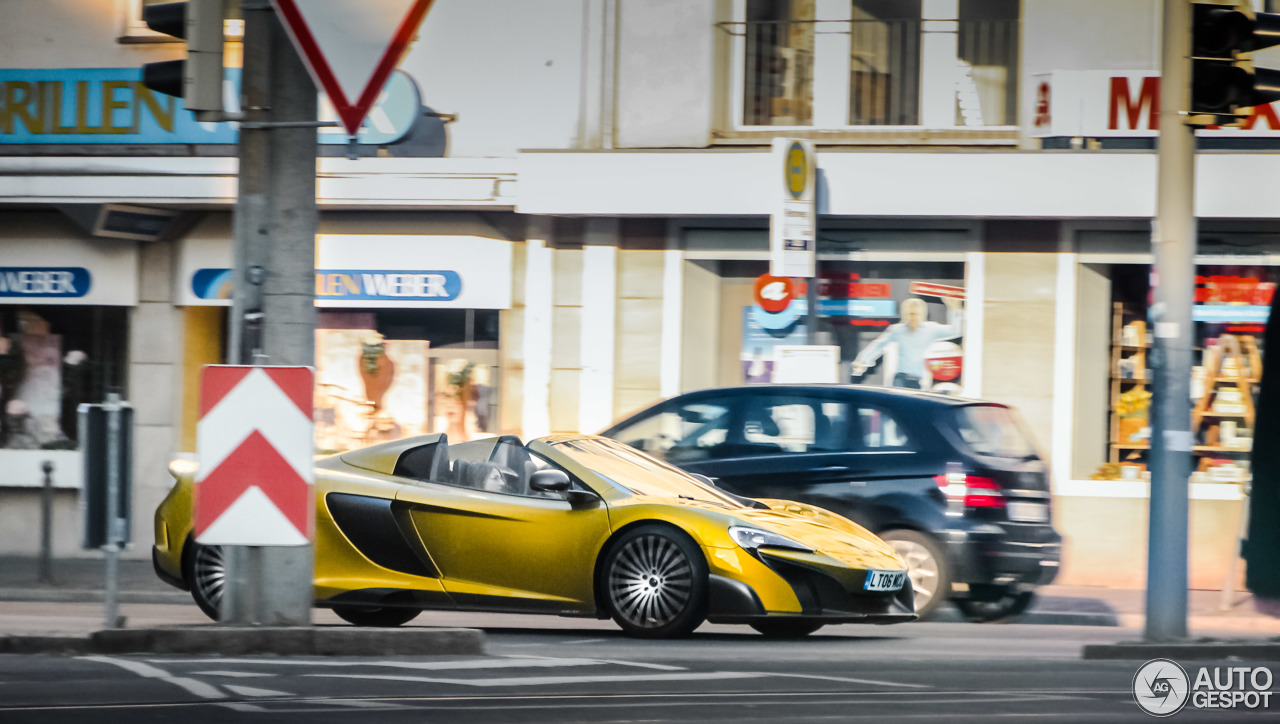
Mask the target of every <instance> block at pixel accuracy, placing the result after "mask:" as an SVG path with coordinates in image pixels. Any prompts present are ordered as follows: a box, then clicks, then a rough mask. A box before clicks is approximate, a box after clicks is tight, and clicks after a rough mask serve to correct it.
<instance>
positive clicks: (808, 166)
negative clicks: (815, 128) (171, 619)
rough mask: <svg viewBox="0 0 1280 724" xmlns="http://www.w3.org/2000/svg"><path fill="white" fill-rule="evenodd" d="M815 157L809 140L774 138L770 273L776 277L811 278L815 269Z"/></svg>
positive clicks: (771, 182) (770, 188)
mask: <svg viewBox="0 0 1280 724" xmlns="http://www.w3.org/2000/svg"><path fill="white" fill-rule="evenodd" d="M817 161H818V158H817V155H816V154H815V153H814V150H813V142H812V141H805V140H802V139H796V138H775V139H773V154H772V156H771V157H770V179H769V198H770V200H771V203H772V205H773V207H772V209H771V213H770V216H769V273H770V274H772V275H773V276H775V277H804V278H810V277H813V276H814V275H815V273H816V272H815V268H816V261H817V245H816V244H817V227H818V224H817V197H818V194H817V185H818V184H817V179H818V171H817V168H818V163H817ZM779 172H781V173H779ZM779 182H781V183H779Z"/></svg>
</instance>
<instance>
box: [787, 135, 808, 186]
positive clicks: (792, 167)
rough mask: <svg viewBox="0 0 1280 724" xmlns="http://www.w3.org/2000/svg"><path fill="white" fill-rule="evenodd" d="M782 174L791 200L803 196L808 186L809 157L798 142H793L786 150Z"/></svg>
mask: <svg viewBox="0 0 1280 724" xmlns="http://www.w3.org/2000/svg"><path fill="white" fill-rule="evenodd" d="M783 174H785V176H786V180H787V193H790V194H791V198H793V199H798V198H800V197H801V196H804V192H805V188H806V187H807V186H808V185H809V156H808V155H807V154H806V153H805V152H804V146H801V145H800V143H799V142H793V143H792V144H791V147H790V148H788V149H787V156H786V161H785V162H784V166H783Z"/></svg>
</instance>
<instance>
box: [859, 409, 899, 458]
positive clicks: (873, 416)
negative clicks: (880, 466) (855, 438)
mask: <svg viewBox="0 0 1280 724" xmlns="http://www.w3.org/2000/svg"><path fill="white" fill-rule="evenodd" d="M858 422H859V436H860V439H861V443H862V448H863V449H864V450H909V449H912V444H911V439H910V437H909V436H908V435H907V431H906V430H904V429H903V428H902V426H901V425H899V424H898V421H897V420H895V419H894V418H893V416H892V415H890V414H889V413H887V412H885V411H884V410H880V409H878V408H874V407H864V408H861V409H859V410H858Z"/></svg>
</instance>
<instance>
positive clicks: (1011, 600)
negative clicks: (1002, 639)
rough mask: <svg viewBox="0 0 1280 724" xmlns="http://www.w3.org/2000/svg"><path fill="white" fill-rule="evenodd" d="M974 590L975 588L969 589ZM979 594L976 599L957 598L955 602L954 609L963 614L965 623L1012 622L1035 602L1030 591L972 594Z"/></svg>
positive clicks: (1033, 594)
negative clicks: (986, 594)
mask: <svg viewBox="0 0 1280 724" xmlns="http://www.w3.org/2000/svg"><path fill="white" fill-rule="evenodd" d="M971 588H976V587H971ZM972 593H976V594H979V597H977V598H957V599H956V601H955V604H956V608H958V609H960V613H962V614H964V618H965V620H966V621H969V622H971V623H994V622H996V621H1008V620H1012V619H1014V618H1016V617H1018V616H1020V615H1022V614H1023V613H1026V611H1027V609H1028V608H1030V607H1031V604H1032V602H1033V601H1035V597H1036V596H1035V593H1034V592H1032V591H1011V590H1008V589H1001V590H998V591H996V592H995V593H994V595H988V596H981V595H980V594H982V593H984V591H983V590H978V591H976V592H972Z"/></svg>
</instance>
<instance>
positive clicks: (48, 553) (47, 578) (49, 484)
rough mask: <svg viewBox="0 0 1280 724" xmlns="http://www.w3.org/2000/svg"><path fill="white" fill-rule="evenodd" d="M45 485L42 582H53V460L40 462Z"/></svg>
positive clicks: (42, 501)
mask: <svg viewBox="0 0 1280 724" xmlns="http://www.w3.org/2000/svg"><path fill="white" fill-rule="evenodd" d="M40 469H41V470H43V471H44V487H43V489H42V490H41V491H40V582H41V583H53V461H52V460H45V461H44V462H42V463H40Z"/></svg>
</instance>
